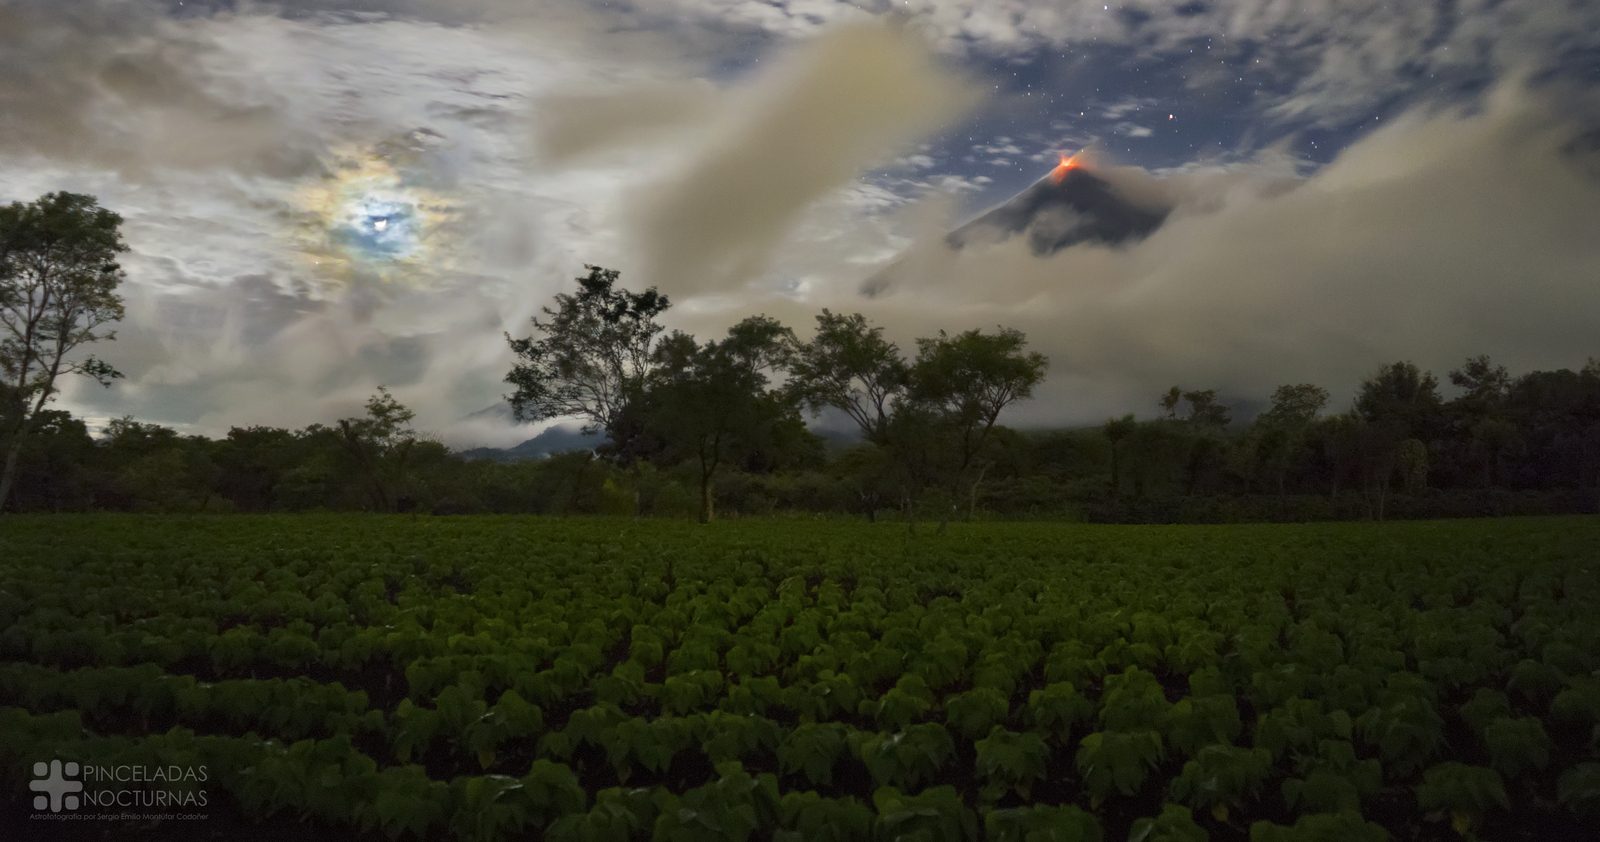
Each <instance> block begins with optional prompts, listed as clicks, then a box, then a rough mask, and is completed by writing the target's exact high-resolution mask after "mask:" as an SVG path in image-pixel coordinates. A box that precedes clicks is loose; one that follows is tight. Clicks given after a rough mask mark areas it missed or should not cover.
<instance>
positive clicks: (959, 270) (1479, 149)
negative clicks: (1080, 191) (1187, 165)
mask: <svg viewBox="0 0 1600 842" xmlns="http://www.w3.org/2000/svg"><path fill="white" fill-rule="evenodd" d="M1592 105H1593V103H1589V104H1588V106H1587V107H1579V108H1576V110H1575V106H1574V103H1573V102H1571V101H1565V102H1563V101H1559V100H1558V98H1557V95H1556V94H1554V93H1551V92H1534V91H1530V90H1529V89H1528V88H1527V87H1525V86H1524V85H1522V84H1520V83H1506V84H1503V85H1501V86H1500V87H1499V88H1498V89H1496V90H1495V91H1494V92H1492V93H1491V95H1490V96H1489V97H1488V98H1487V100H1486V102H1485V104H1484V106H1483V107H1482V108H1481V110H1478V111H1476V112H1471V113H1469V112H1463V111H1455V112H1442V113H1441V112H1429V111H1422V110H1419V111H1416V112H1413V113H1411V114H1408V115H1406V116H1404V117H1402V118H1400V119H1398V120H1395V121H1393V122H1392V123H1391V124H1390V125H1389V126H1387V127H1385V128H1383V129H1379V130H1377V131H1375V132H1373V133H1371V134H1370V135H1368V136H1367V137H1366V138H1364V139H1362V140H1360V141H1358V142H1357V143H1355V144H1354V145H1352V146H1350V147H1348V148H1347V149H1346V150H1345V151H1344V152H1343V154H1341V155H1340V156H1339V157H1338V159H1337V160H1335V161H1334V162H1333V163H1331V164H1330V165H1328V166H1326V167H1325V168H1323V169H1322V170H1321V171H1319V172H1317V173H1316V174H1315V175H1314V176H1312V177H1310V178H1308V179H1303V180H1299V181H1298V184H1297V186H1293V187H1292V189H1286V185H1290V184H1295V183H1296V182H1295V181H1293V180H1289V179H1287V178H1286V177H1285V173H1284V168H1283V166H1282V164H1281V162H1271V161H1268V162H1263V163H1259V164H1256V165H1254V166H1244V167H1236V168H1233V169H1232V170H1231V171H1212V172H1207V171H1205V170H1203V169H1197V170H1195V171H1190V172H1181V173H1168V174H1165V175H1166V177H1165V178H1159V179H1157V178H1149V177H1148V176H1138V177H1133V176H1135V175H1136V174H1135V173H1131V172H1128V171H1123V172H1122V173H1120V174H1119V176H1118V177H1120V178H1121V180H1122V182H1123V183H1124V184H1130V185H1131V184H1140V183H1142V184H1143V186H1144V188H1145V189H1149V190H1152V191H1159V192H1162V193H1164V194H1165V195H1167V196H1168V197H1169V198H1170V199H1173V200H1175V203H1176V204H1177V206H1178V210H1177V211H1176V212H1174V214H1173V216H1172V217H1171V218H1169V220H1168V221H1167V222H1166V224H1165V225H1163V226H1162V227H1161V228H1159V229H1157V230H1156V231H1155V232H1154V233H1153V234H1151V236H1150V237H1149V238H1148V239H1146V240H1144V241H1142V242H1140V243H1137V244H1134V245H1131V246H1129V247H1126V248H1116V249H1113V248H1108V247H1104V246H1096V245H1080V246H1074V247H1072V248H1068V249H1065V250H1063V251H1061V252H1059V253H1058V254H1056V255H1054V256H1053V257H1049V258H1046V259H1040V258H1036V257H1034V256H1033V255H1032V254H1031V253H1030V252H1029V251H1028V249H1027V247H1026V244H1025V242H1024V241H1023V238H1013V239H1012V240H1010V241H1007V242H1005V243H1002V244H1000V245H997V246H994V247H992V248H988V249H968V250H965V251H960V252H952V251H950V250H948V249H945V248H943V247H942V246H935V245H931V244H928V243H923V244H920V245H919V246H918V247H917V248H916V249H914V250H913V254H914V259H910V260H908V261H907V262H906V265H907V266H909V267H913V268H912V269H911V270H910V271H904V272H901V273H899V275H898V276H897V282H896V284H895V285H893V286H892V287H891V288H890V290H889V291H888V292H887V293H886V294H884V295H881V296H880V297H879V298H877V299H875V300H871V301H862V300H855V301H852V300H849V299H844V298H842V297H835V298H833V299H831V300H818V301H814V302H811V303H812V304H813V305H815V306H818V307H821V306H828V307H831V308H833V309H836V310H837V309H844V310H849V309H855V310H860V311H862V312H864V313H866V314H868V315H869V317H871V318H874V319H876V320H877V321H878V322H879V323H880V324H885V325H887V326H889V332H890V333H891V334H892V335H893V336H895V338H897V339H899V340H900V341H901V342H902V344H903V345H904V344H905V343H907V342H908V341H909V339H910V338H911V337H913V336H919V335H927V334H928V333H930V332H932V331H934V330H937V329H940V328H943V329H947V330H960V329H967V328H970V327H992V326H994V325H996V324H1004V325H1007V326H1014V327H1017V328H1020V329H1022V330H1023V331H1024V332H1026V333H1027V335H1028V336H1029V337H1030V338H1031V339H1032V343H1033V346H1034V347H1035V348H1036V349H1037V350H1040V351H1043V352H1044V353H1046V354H1047V355H1048V356H1049V357H1050V359H1051V363H1052V366H1051V376H1050V382H1049V385H1048V387H1047V388H1046V389H1045V390H1044V391H1043V392H1042V393H1041V394H1040V399H1039V400H1038V401H1036V402H1035V404H1034V405H1032V406H1030V407H1028V408H1026V409H1024V410H1023V412H1022V413H1020V414H1019V415H1018V416H1017V417H1016V418H1014V419H1013V422H1016V421H1019V420H1023V421H1032V422H1034V423H1054V424H1060V423H1066V422H1070V421H1076V422H1093V421H1095V420H1098V419H1103V418H1104V417H1106V416H1107V415H1109V414H1112V413H1119V414H1120V413H1121V412H1126V411H1129V410H1139V409H1141V408H1143V409H1148V410H1151V411H1153V409H1154V400H1155V396H1156V395H1158V394H1159V393H1160V392H1161V391H1162V390H1164V389H1165V388H1166V387H1167V386H1170V385H1172V384H1173V383H1181V384H1182V385H1184V386H1185V388H1217V389H1219V390H1221V391H1222V392H1223V393H1224V394H1225V395H1227V396H1231V397H1233V398H1234V399H1239V400H1247V401H1248V400H1253V401H1255V402H1257V403H1258V404H1259V403H1260V402H1262V401H1264V398H1265V396H1266V395H1267V394H1270V392H1271V390H1272V389H1273V388H1274V387H1275V386H1276V385H1278V384H1282V383H1290V382H1314V383H1317V384H1319V385H1323V386H1325V387H1327V388H1330V389H1331V390H1332V391H1333V392H1334V395H1335V401H1336V403H1337V402H1340V401H1343V400H1347V399H1348V398H1349V397H1350V396H1351V394H1352V393H1353V390H1354V388H1355V387H1356V386H1357V385H1359V383H1360V381H1361V380H1362V379H1363V378H1364V377H1365V376H1368V375H1370V374H1371V373H1372V371H1373V370H1375V369H1376V368H1377V367H1378V366H1379V365H1381V364H1384V363H1387V362H1392V361H1394V360H1397V359H1409V360H1412V361H1414V362H1416V363H1417V364H1418V365H1420V366H1423V367H1425V368H1431V369H1432V370H1433V371H1435V372H1436V373H1439V374H1441V375H1442V374H1443V373H1444V372H1445V371H1448V370H1449V369H1450V368H1452V367H1455V366H1458V365H1459V364H1460V363H1461V362H1462V360H1463V359H1465V358H1466V357H1467V356H1469V355H1475V354H1479V353H1487V354H1490V355H1491V356H1493V357H1494V358H1496V359H1497V360H1498V361H1500V362H1502V363H1504V364H1506V365H1508V366H1509V367H1510V368H1512V370H1513V371H1517V370H1529V369H1534V368H1556V367H1564V366H1576V365H1580V364H1582V363H1583V362H1584V360H1585V359H1586V358H1587V357H1590V356H1594V355H1596V353H1597V352H1600V344H1597V343H1596V340H1595V331H1594V316H1593V314H1594V313H1595V312H1597V311H1600V286H1597V285H1596V284H1595V283H1594V279H1595V278H1596V277H1600V238H1596V237H1595V236H1594V230H1593V222H1594V220H1595V219H1600V179H1597V178H1596V177H1595V174H1594V173H1595V171H1594V169H1593V167H1594V165H1595V160H1596V153H1595V151H1594V150H1593V149H1591V148H1590V147H1591V146H1592V144H1590V145H1585V144H1583V143H1574V142H1573V140H1574V138H1575V137H1579V136H1581V135H1582V133H1583V131H1584V128H1585V127H1584V126H1583V125H1582V124H1581V123H1577V122H1574V120H1573V118H1572V115H1573V114H1574V113H1580V114H1581V113H1588V114H1591V115H1592V114H1594V113H1596V112H1595V111H1594V110H1593V108H1592ZM1586 150H1587V151H1586ZM1441 379H1442V378H1441ZM1332 408H1333V409H1335V410H1337V409H1340V408H1342V405H1336V406H1334V407H1332Z"/></svg>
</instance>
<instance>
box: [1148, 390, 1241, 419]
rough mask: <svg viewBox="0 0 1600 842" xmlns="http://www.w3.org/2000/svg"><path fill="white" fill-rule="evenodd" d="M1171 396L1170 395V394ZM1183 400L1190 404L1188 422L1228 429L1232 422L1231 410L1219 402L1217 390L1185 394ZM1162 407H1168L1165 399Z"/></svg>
mask: <svg viewBox="0 0 1600 842" xmlns="http://www.w3.org/2000/svg"><path fill="white" fill-rule="evenodd" d="M1169 396H1170V393H1169ZM1183 399H1184V400H1186V401H1188V402H1189V417H1188V419H1187V420H1188V421H1189V422H1190V423H1192V424H1199V425H1201V426H1205V427H1226V426H1228V421H1229V420H1231V418H1230V414H1229V412H1230V411H1229V409H1228V408H1227V407H1226V406H1223V405H1222V404H1220V403H1218V402H1217V390H1215V389H1205V390H1203V391H1194V392H1184V393H1183ZM1162 405H1163V406H1165V405H1166V401H1165V399H1163V400H1162Z"/></svg>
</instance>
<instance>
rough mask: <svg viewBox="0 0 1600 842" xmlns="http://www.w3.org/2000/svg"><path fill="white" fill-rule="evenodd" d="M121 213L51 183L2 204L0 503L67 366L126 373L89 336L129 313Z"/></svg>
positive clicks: (98, 373) (1, 505)
mask: <svg viewBox="0 0 1600 842" xmlns="http://www.w3.org/2000/svg"><path fill="white" fill-rule="evenodd" d="M121 225H122V217H121V216H118V215H117V214H115V213H113V212H111V211H109V210H106V209H105V208H102V207H100V206H99V205H98V204H97V203H96V201H95V199H94V197H93V196H84V195H80V194H77V193H64V192H63V193H49V194H46V195H44V196H42V197H40V198H39V199H38V200H36V201H34V202H31V203H29V204H26V205H25V204H22V203H21V202H13V203H12V204H11V205H9V206H7V207H4V208H0V379H3V380H4V383H3V387H0V419H4V429H0V440H4V441H5V442H6V445H5V447H6V456H5V467H4V468H3V469H0V511H3V510H4V509H5V505H6V499H7V498H8V497H9V496H10V493H11V486H12V483H13V482H14V481H15V477H16V468H17V457H18V455H19V454H20V453H21V452H22V444H23V441H24V440H25V439H26V438H27V436H28V434H29V432H31V431H32V429H33V427H34V425H35V423H36V419H38V418H39V417H40V413H42V412H43V411H44V408H45V406H46V405H47V404H49V403H50V401H51V400H52V399H53V398H54V397H55V396H56V394H57V392H58V388H57V380H58V379H59V378H60V377H61V376H62V375H64V374H81V375H84V376H87V377H89V378H91V379H93V380H94V381H95V382H97V383H100V384H101V385H105V386H109V385H110V384H111V381H112V380H113V379H115V378H117V377H121V376H122V375H121V374H120V373H118V372H117V371H116V370H115V369H113V368H112V367H111V366H110V365H108V364H106V363H105V362H103V361H101V360H97V359H95V358H94V357H92V356H89V357H83V358H81V359H78V358H75V357H74V352H75V351H76V350H78V348H80V347H81V346H83V345H86V344H88V343H91V342H98V341H100V340H103V339H104V340H110V339H115V338H116V333H115V332H114V331H110V330H105V329H104V328H105V325H107V324H108V323H110V322H114V321H118V320H120V319H121V318H122V315H123V306H122V298H121V296H119V295H117V286H118V285H119V284H121V283H122V281H123V278H124V274H123V271H122V268H121V267H120V266H118V265H117V262H116V257H117V255H118V254H121V253H122V252H125V251H127V250H128V247H127V245H126V244H125V243H123V241H122V235H121V233H120V232H119V231H118V228H119V227H120V226H121Z"/></svg>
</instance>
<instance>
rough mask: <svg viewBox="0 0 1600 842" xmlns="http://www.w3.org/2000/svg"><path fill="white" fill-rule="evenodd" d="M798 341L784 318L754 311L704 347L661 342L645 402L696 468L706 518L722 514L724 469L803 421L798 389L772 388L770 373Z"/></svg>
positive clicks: (677, 451) (682, 338) (679, 339)
mask: <svg viewBox="0 0 1600 842" xmlns="http://www.w3.org/2000/svg"><path fill="white" fill-rule="evenodd" d="M793 339H794V336H793V334H792V333H791V332H790V331H789V329H788V328H785V327H784V326H782V325H780V324H779V323H778V322H776V321H774V320H772V319H769V318H767V317H766V316H752V317H750V318H748V319H745V320H744V321H742V322H740V323H739V324H737V325H734V326H733V327H732V328H729V330H728V336H727V338H726V339H723V340H722V341H720V342H718V341H712V342H707V343H705V344H704V345H699V344H697V343H696V342H695V339H694V337H692V336H689V335H688V334H685V333H681V332H674V333H673V334H672V335H671V336H669V337H667V338H666V339H664V340H662V341H661V343H660V344H659V346H658V347H657V348H656V353H655V363H656V369H655V371H654V372H652V374H651V376H650V379H649V380H648V381H647V392H646V397H645V399H644V403H645V405H646V406H647V407H648V416H649V418H650V424H651V427H652V429H653V430H654V431H655V432H656V434H657V435H659V436H660V437H661V438H662V439H663V440H664V441H666V442H667V444H668V449H669V452H671V453H672V454H673V455H676V456H679V457H680V458H686V459H688V460H689V461H691V462H692V463H693V464H694V465H695V467H696V469H697V473H698V480H699V485H700V522H701V523H708V522H710V521H711V519H712V518H713V517H715V509H716V507H715V505H714V497H713V494H712V489H713V481H714V480H715V478H716V475H717V472H718V470H719V469H721V468H722V467H723V466H725V465H727V464H729V463H732V462H734V461H736V460H738V459H740V458H742V457H743V456H745V455H746V454H749V453H751V452H752V451H756V450H758V449H761V448H762V447H763V446H764V445H770V444H771V443H772V441H773V439H774V438H775V433H778V432H779V431H780V430H781V429H782V428H783V427H784V426H786V425H785V422H789V424H788V426H793V425H794V424H796V423H800V418H799V407H798V405H797V404H796V403H795V401H794V398H793V395H792V394H791V393H788V392H786V391H783V390H779V389H774V388H769V375H771V374H773V373H775V372H776V371H778V370H780V369H782V368H784V366H785V364H786V362H787V360H788V359H789V353H790V350H791V349H792V347H793V344H794V342H793ZM802 426H803V425H802Z"/></svg>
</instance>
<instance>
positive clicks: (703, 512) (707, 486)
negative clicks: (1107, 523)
mask: <svg viewBox="0 0 1600 842" xmlns="http://www.w3.org/2000/svg"><path fill="white" fill-rule="evenodd" d="M714 509H715V506H714V501H713V500H712V496H711V475H710V474H708V473H705V472H701V474H700V522H701V523H710V522H711V518H712V517H714V516H715V514H716V512H715V510H714Z"/></svg>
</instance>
